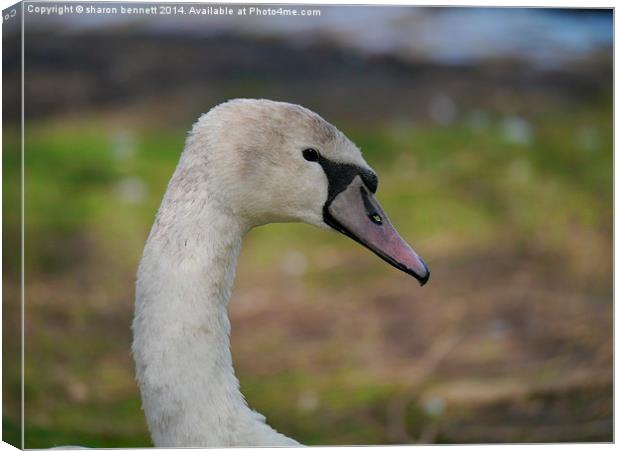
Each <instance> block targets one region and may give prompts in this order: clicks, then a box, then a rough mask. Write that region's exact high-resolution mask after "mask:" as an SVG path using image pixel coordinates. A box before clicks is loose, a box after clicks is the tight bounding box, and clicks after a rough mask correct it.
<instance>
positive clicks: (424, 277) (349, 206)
mask: <svg viewBox="0 0 620 451" xmlns="http://www.w3.org/2000/svg"><path fill="white" fill-rule="evenodd" d="M324 219H325V222H326V223H327V224H328V225H330V226H331V227H333V228H334V229H336V230H338V231H339V232H341V233H344V234H345V235H347V236H348V237H350V238H352V239H354V240H355V241H357V242H358V243H360V244H362V245H364V246H366V247H367V248H368V249H370V250H371V251H373V252H374V253H375V254H377V255H378V256H379V257H381V258H382V259H383V260H385V261H386V262H388V263H389V264H390V265H392V266H394V267H396V268H398V269H400V270H401V271H404V272H406V273H407V274H410V275H412V276H413V277H415V278H416V279H417V280H418V281H419V282H420V285H424V284H425V283H426V282H427V281H428V279H429V277H430V271H429V270H428V267H427V266H426V263H424V260H422V259H421V258H420V257H419V256H418V254H416V253H415V251H414V250H413V249H411V247H410V246H409V245H408V244H407V242H406V241H405V240H403V239H402V238H401V236H400V235H399V234H398V232H397V231H396V229H394V226H392V223H391V222H390V219H389V218H388V216H387V215H386V214H385V212H384V211H383V209H382V208H381V205H379V202H377V200H376V199H375V197H374V196H373V194H372V192H371V191H370V190H369V189H368V187H367V186H366V185H365V184H364V182H363V181H362V179H361V178H360V177H359V176H356V177H355V178H354V179H353V181H352V182H351V183H350V184H349V186H347V187H346V188H345V189H344V190H343V191H341V192H340V193H339V194H337V195H336V197H334V199H333V200H332V201H331V202H330V203H329V204H327V205H326V206H325V208H324Z"/></svg>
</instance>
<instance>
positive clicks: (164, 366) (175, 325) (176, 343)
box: [133, 170, 297, 447]
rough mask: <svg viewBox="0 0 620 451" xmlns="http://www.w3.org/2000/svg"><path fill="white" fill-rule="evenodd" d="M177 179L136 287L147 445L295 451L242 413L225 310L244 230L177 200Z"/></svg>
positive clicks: (136, 344)
mask: <svg viewBox="0 0 620 451" xmlns="http://www.w3.org/2000/svg"><path fill="white" fill-rule="evenodd" d="M178 173H179V170H177V173H175V176H173V179H172V181H171V183H170V185H169V187H168V191H167V193H166V195H165V196H164V200H163V202H162V206H161V207H160V210H159V212H158V214H157V217H156V220H155V223H154V225H153V228H152V230H151V233H150V235H149V238H148V241H147V244H146V246H145V250H144V254H143V258H142V261H141V263H140V267H139V270H138V279H137V283H136V307H135V315H134V321H133V332H134V341H133V354H134V360H135V363H136V377H137V380H138V385H139V387H140V392H141V396H142V404H143V409H144V412H145V414H146V418H147V423H148V426H149V430H150V432H151V437H152V439H153V442H154V444H155V445H156V446H166V447H178V446H183V447H208V446H218V447H221V446H252V445H255V446H258V445H261V446H282V445H289V446H290V445H295V444H297V442H295V441H293V440H292V439H289V438H287V437H285V436H283V435H282V434H280V433H278V432H276V431H275V430H273V429H272V428H271V427H269V426H268V425H267V424H265V422H264V417H262V416H261V415H259V414H257V413H256V412H254V411H252V410H251V409H249V408H248V406H247V404H246V401H245V399H244V397H243V395H242V394H241V392H240V390H239V382H238V380H237V378H236V377H235V373H234V370H233V365H232V358H231V353H230V340H229V335H230V322H229V319H228V313H227V305H228V302H229V299H230V296H231V292H232V288H233V283H234V278H235V267H236V264H237V257H238V255H239V250H240V247H241V242H242V239H243V236H244V234H245V232H246V231H247V227H245V226H244V224H242V223H240V222H237V221H235V219H234V217H233V216H232V215H230V214H229V213H228V212H226V211H225V210H223V209H222V208H221V206H220V205H218V204H217V203H216V202H213V201H212V197H211V196H210V195H209V193H208V192H196V191H195V192H193V193H192V195H191V196H182V195H181V194H182V191H180V190H179V189H178V186H177V185H175V183H174V182H175V177H176V176H177V175H178ZM186 199H191V201H187V200H186Z"/></svg>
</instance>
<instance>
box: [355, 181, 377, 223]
mask: <svg viewBox="0 0 620 451" xmlns="http://www.w3.org/2000/svg"><path fill="white" fill-rule="evenodd" d="M360 192H361V193H362V201H363V202H364V208H365V209H366V213H368V217H369V218H370V220H371V221H372V222H374V223H375V224H377V225H383V218H382V217H381V215H380V214H379V212H378V211H377V210H376V209H375V207H374V206H373V205H372V203H371V202H370V200H369V199H368V193H367V192H366V190H365V189H364V187H363V186H360Z"/></svg>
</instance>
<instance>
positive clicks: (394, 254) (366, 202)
mask: <svg viewBox="0 0 620 451" xmlns="http://www.w3.org/2000/svg"><path fill="white" fill-rule="evenodd" d="M183 159H185V160H186V165H188V166H192V167H196V168H199V171H200V170H202V169H200V168H204V170H203V172H206V174H207V175H206V176H204V177H202V178H201V179H202V180H204V183H207V184H208V185H209V192H210V193H216V194H215V197H217V201H218V202H219V204H220V205H222V207H223V208H225V209H227V210H228V211H229V212H230V213H231V214H233V215H235V217H237V218H241V219H242V220H243V221H244V222H245V223H246V224H247V225H248V226H249V227H254V226H258V225H262V224H267V223H271V222H305V223H308V224H312V225H315V226H318V227H322V228H328V229H332V230H336V231H338V232H340V233H343V234H344V235H347V236H349V237H350V238H352V239H353V240H355V241H357V242H358V243H360V244H362V245H363V246H365V247H367V248H368V249H370V250H371V251H373V252H374V253H375V254H377V255H378V256H379V257H381V258H382V259H384V260H385V261H387V262H388V263H390V264H391V265H393V266H395V267H396V268H398V269H400V270H402V271H404V272H406V273H408V274H410V275H412V276H414V277H415V278H416V279H417V280H418V281H419V282H420V283H421V284H422V285H424V284H425V283H426V282H427V280H428V278H429V275H430V272H429V270H428V268H427V266H426V264H425V263H424V261H423V260H422V259H421V258H420V257H419V256H418V255H417V254H416V253H415V252H414V251H413V249H412V248H411V247H410V246H409V245H408V244H407V243H406V242H405V241H404V240H403V239H402V238H401V237H400V235H399V234H398V233H397V232H396V230H395V229H394V227H393V226H392V224H391V223H390V220H389V218H388V216H387V215H386V214H385V212H384V211H383V209H382V208H381V206H380V205H379V203H378V202H377V200H376V199H375V197H374V194H375V192H376V191H377V187H378V177H377V175H376V173H375V172H374V171H373V169H372V168H371V167H370V166H369V165H368V163H366V161H365V160H364V158H363V157H362V154H361V152H360V150H359V149H358V148H357V146H356V145H355V144H353V142H351V141H350V140H349V139H348V138H347V137H346V136H345V135H344V134H343V133H342V132H341V131H340V130H338V129H337V128H336V127H335V126H333V125H332V124H330V123H328V122H327V121H325V120H324V119H323V118H322V117H320V116H319V115H318V114H316V113H314V112H312V111H310V110H308V109H306V108H304V107H301V106H299V105H294V104H290V103H285V102H274V101H270V100H264V99H260V100H258V99H235V100H231V101H228V102H226V103H223V104H220V105H218V106H216V107H214V108H213V109H211V110H210V111H209V112H208V113H206V114H204V115H203V116H201V118H200V119H199V120H198V121H197V122H196V124H194V127H193V129H192V132H191V134H190V137H189V138H188V145H187V146H186V150H185V152H184V155H183Z"/></svg>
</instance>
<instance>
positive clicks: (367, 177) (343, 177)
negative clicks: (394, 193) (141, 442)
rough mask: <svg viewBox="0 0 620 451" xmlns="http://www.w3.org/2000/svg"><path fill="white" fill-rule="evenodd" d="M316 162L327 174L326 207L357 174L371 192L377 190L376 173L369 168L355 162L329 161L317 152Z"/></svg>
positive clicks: (377, 180)
mask: <svg viewBox="0 0 620 451" xmlns="http://www.w3.org/2000/svg"><path fill="white" fill-rule="evenodd" d="M318 163H319V164H320V165H321V167H322V168H323V172H325V175H326V176H327V184H328V187H329V188H328V193H327V201H326V202H325V206H326V207H328V206H329V204H331V203H332V201H333V200H334V198H335V197H336V196H337V195H338V194H340V193H341V192H342V191H344V190H345V189H346V188H347V186H349V185H350V184H351V182H352V181H353V179H354V178H355V177H356V176H358V175H359V176H360V178H361V179H362V181H363V182H364V184H365V185H366V186H367V187H368V189H369V190H370V192H371V193H375V192H377V186H378V184H379V179H378V178H377V174H375V173H374V172H372V171H371V170H369V169H366V168H363V167H361V166H357V165H355V164H349V163H339V162H335V161H331V160H328V159H327V158H325V157H324V156H323V155H321V154H319V159H318Z"/></svg>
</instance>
